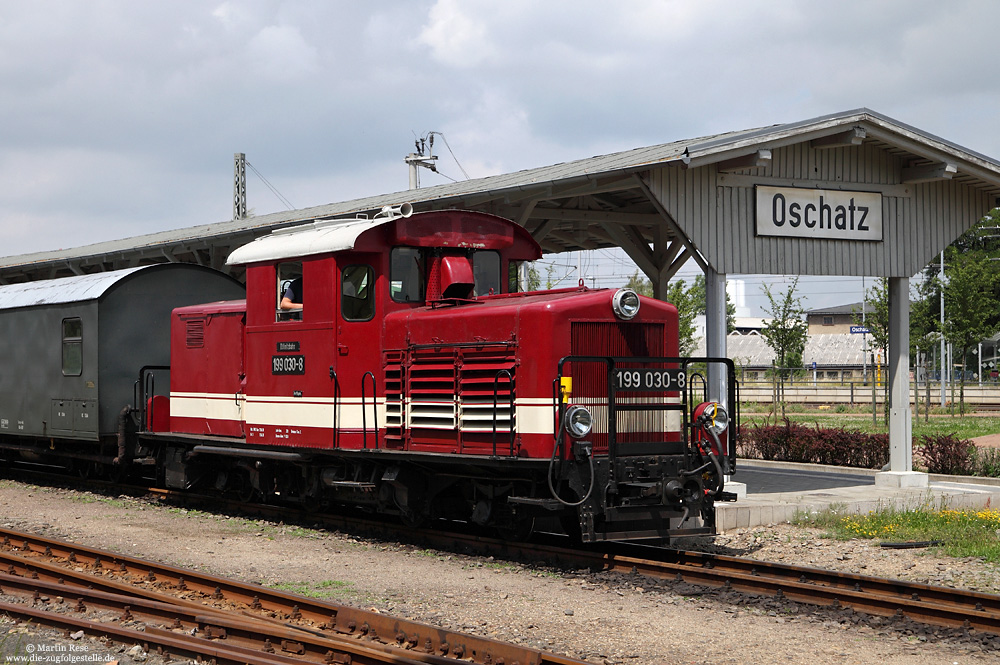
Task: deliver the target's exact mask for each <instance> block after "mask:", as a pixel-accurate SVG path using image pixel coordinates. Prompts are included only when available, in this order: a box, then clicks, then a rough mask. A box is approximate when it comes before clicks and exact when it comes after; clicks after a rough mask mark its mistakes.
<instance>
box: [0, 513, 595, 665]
mask: <svg viewBox="0 0 1000 665" xmlns="http://www.w3.org/2000/svg"><path fill="white" fill-rule="evenodd" d="M0 590H2V592H3V594H4V595H11V596H15V597H18V598H20V599H21V600H22V602H5V603H0V611H3V612H5V613H8V614H11V615H13V616H20V617H24V618H27V619H30V620H32V621H35V622H37V623H41V624H45V625H49V626H54V627H57V628H63V629H66V630H72V631H76V630H82V631H84V632H85V633H86V634H89V635H91V636H94V637H97V638H103V639H106V640H111V641H117V642H124V643H128V644H142V645H144V648H145V650H147V651H148V650H150V649H154V650H158V651H160V652H166V653H169V654H171V655H177V654H185V655H188V656H201V657H209V658H214V659H216V660H217V661H218V662H225V663H233V664H238V663H259V664H262V665H267V664H278V663H303V662H306V663H309V662H315V663H324V664H326V665H332V664H339V665H350V664H351V663H363V664H364V665H377V664H384V663H399V664H401V665H405V664H409V663H429V664H432V665H447V664H449V663H451V664H454V663H459V662H463V663H470V662H472V663H478V664H480V665H582V661H579V660H576V659H572V658H566V657H563V656H559V655H557V654H553V653H548V652H544V651H540V650H537V649H531V648H528V647H522V646H519V645H514V644H509V643H504V642H499V641H496V640H490V639H487V638H482V637H478V636H475V635H469V634H464V633H458V632H454V631H450V630H447V629H443V628H438V627H434V626H429V625H425V624H420V623H417V622H412V621H407V620H404V619H399V618H396V617H391V616H387V615H384V614H379V613H377V612H370V611H366V610H360V609H356V608H352V607H348V606H344V605H339V604H335V603H329V602H324V601H318V600H314V599H310V598H304V597H301V596H296V595H294V594H288V593H284V592H281V591H276V590H272V589H268V588H266V587H260V586H256V585H251V584H244V583H242V582H238V581H235V580H231V579H226V578H221V577H216V576H212V575H206V574H204V573H199V572H196V571H191V570H185V569H181V568H176V567H172V566H167V565H163V564H158V563H154V562H151V561H146V560H143V559H137V558H134V557H127V556H123V555H119V554H115V553H111V552H105V551H102V550H98V549H94V548H89V547H84V546H82V545H78V544H74V543H67V542H62V541H58V540H54V539H51V538H44V537H40V536H35V535H31V534H25V533H20V532H16V531H10V530H0ZM95 612H96V613H97V617H96V618H94V617H92V614H93V613H95ZM139 625H141V626H142V629H141V630H139V629H138V628H137V626H139Z"/></svg>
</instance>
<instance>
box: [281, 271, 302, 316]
mask: <svg viewBox="0 0 1000 665" xmlns="http://www.w3.org/2000/svg"><path fill="white" fill-rule="evenodd" d="M280 306H281V309H283V310H288V311H292V312H301V311H302V278H301V277H296V278H295V279H293V280H292V281H291V282H289V283H288V286H287V287H286V288H285V293H284V294H283V295H282V296H281V305H280Z"/></svg>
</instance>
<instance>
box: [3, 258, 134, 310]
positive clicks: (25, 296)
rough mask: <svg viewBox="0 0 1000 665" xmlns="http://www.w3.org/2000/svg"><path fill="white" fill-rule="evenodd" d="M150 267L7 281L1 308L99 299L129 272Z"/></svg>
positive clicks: (129, 273)
mask: <svg viewBox="0 0 1000 665" xmlns="http://www.w3.org/2000/svg"><path fill="white" fill-rule="evenodd" d="M149 267H151V266H137V267H135V268H125V269H123V270H112V271H110V272H97V273H93V274H90V275H74V276H73V277H60V278H58V279H43V280H38V281H35V282H23V283H20V284H7V285H5V286H0V309H16V308H18V307H35V306H37V305H54V304H58V303H68V302H86V301H88V300H96V299H97V298H100V297H101V296H103V295H104V293H105V291H107V290H108V289H110V288H111V287H112V286H114V285H115V284H116V283H117V282H119V281H121V280H122V279H124V278H125V277H127V276H128V275H131V274H132V273H134V272H136V271H137V270H142V269H144V268H149Z"/></svg>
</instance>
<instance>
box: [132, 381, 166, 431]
mask: <svg viewBox="0 0 1000 665" xmlns="http://www.w3.org/2000/svg"><path fill="white" fill-rule="evenodd" d="M156 370H167V371H170V365H144V366H143V367H141V368H140V369H139V377H138V378H137V379H136V380H135V382H134V383H133V384H132V410H133V411H135V412H136V413H138V414H139V429H140V431H143V432H144V431H146V423H147V422H149V423H152V422H153V410H152V405H150V410H149V414H148V415H149V417H148V419H147V414H146V395H147V394H149V393H152V392H153V388H154V387H155V382H154V381H153V380H152V377H153V375H152V374H146V372H154V371H156ZM147 377H148V378H149V381H148V383H149V388H150V390H149V393H147V391H146V387H147ZM140 384H141V385H142V391H141V393H140V391H139V385H140Z"/></svg>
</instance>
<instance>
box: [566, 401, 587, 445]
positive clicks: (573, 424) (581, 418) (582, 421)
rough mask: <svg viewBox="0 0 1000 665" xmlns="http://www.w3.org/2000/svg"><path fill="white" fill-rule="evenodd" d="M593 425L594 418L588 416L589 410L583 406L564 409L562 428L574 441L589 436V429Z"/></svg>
mask: <svg viewBox="0 0 1000 665" xmlns="http://www.w3.org/2000/svg"><path fill="white" fill-rule="evenodd" d="M593 425H594V417H593V416H591V415H590V410H589V409H587V407H585V406H578V405H573V406H571V407H569V408H568V409H566V414H565V415H564V416H563V426H564V427H565V428H566V433H567V434H569V435H570V436H571V437H573V438H574V439H582V438H583V437H585V436H587V435H588V434H590V428H591V427H593Z"/></svg>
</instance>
